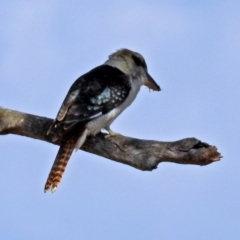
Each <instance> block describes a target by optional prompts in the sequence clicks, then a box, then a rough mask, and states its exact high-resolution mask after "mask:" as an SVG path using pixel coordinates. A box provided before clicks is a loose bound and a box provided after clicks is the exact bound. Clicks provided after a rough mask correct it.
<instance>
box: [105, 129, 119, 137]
mask: <svg viewBox="0 0 240 240" xmlns="http://www.w3.org/2000/svg"><path fill="white" fill-rule="evenodd" d="M105 130H106V131H108V135H106V136H105V138H109V137H114V136H122V135H121V134H120V133H117V132H114V131H113V130H111V129H110V128H109V127H106V128H105Z"/></svg>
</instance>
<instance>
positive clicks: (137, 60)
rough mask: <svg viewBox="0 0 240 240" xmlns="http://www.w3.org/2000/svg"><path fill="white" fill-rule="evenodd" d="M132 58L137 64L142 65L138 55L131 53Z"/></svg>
mask: <svg viewBox="0 0 240 240" xmlns="http://www.w3.org/2000/svg"><path fill="white" fill-rule="evenodd" d="M132 58H133V60H134V62H135V64H136V65H137V66H142V61H141V59H140V58H139V57H137V56H135V55H132Z"/></svg>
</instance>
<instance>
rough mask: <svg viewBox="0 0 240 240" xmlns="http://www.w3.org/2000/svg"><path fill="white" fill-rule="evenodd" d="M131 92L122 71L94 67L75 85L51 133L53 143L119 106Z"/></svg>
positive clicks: (106, 66) (105, 66)
mask: <svg viewBox="0 0 240 240" xmlns="http://www.w3.org/2000/svg"><path fill="white" fill-rule="evenodd" d="M129 91H130V84H129V79H128V77H127V76H126V75H125V74H124V73H123V72H122V71H120V70H119V69H117V68H115V67H111V66H108V65H101V66H99V67H96V68H94V69H93V70H91V71H89V72H88V73H86V74H84V75H82V76H81V77H79V78H78V79H77V80H76V81H75V82H74V83H73V85H72V86H71V88H70V89H69V91H68V93H67V96H66V97H65V99H64V101H63V103H62V106H61V108H60V110H59V112H58V114H57V117H56V119H55V121H54V123H53V124H52V126H51V127H50V128H49V131H48V134H49V135H52V138H53V140H57V139H59V138H62V136H64V135H65V134H67V133H68V132H70V131H72V130H73V129H74V128H75V127H79V125H80V126H84V125H86V123H87V122H89V121H90V120H92V119H94V118H96V117H98V116H100V115H102V114H106V113H108V112H109V111H111V110H112V109H113V108H115V107H116V106H118V105H120V104H121V103H122V102H123V101H124V100H125V99H126V98H127V96H128V94H129Z"/></svg>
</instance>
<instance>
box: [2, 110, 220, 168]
mask: <svg viewBox="0 0 240 240" xmlns="http://www.w3.org/2000/svg"><path fill="white" fill-rule="evenodd" d="M52 122H53V119H50V118H46V117H40V116H35V115H32V114H27V113H22V112H18V111H14V110H10V109H5V108H2V107H0V134H1V135H4V134H17V135H22V136H26V137H31V138H35V139H39V140H43V141H47V142H50V143H53V144H58V145H59V144H60V142H52V140H51V139H50V138H49V137H48V136H47V135H46V132H47V129H48V128H49V126H50V125H51V124H52ZM81 149H82V150H84V151H87V152H90V153H93V154H97V155H100V156H103V157H105V158H108V159H111V160H114V161H117V162H120V163H124V164H127V165H130V166H132V167H135V168H137V169H140V170H146V171H149V170H152V169H155V168H157V165H158V164H159V163H161V162H174V163H180V164H195V165H201V166H202V165H207V164H210V163H212V162H215V161H218V160H220V158H221V157H222V156H221V154H220V153H219V152H218V151H217V148H216V147H215V146H211V145H209V144H207V143H204V142H201V141H200V140H198V139H196V138H185V139H182V140H179V141H175V142H160V141H153V140H140V139H135V138H130V137H126V136H114V137H109V138H105V135H104V134H102V133H101V134H98V135H97V136H95V137H88V139H87V141H86V142H85V143H84V145H83V146H82V148H81Z"/></svg>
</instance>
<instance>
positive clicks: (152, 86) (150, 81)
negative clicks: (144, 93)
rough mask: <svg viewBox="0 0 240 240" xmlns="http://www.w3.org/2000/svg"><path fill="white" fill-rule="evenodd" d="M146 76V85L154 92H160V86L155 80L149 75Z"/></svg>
mask: <svg viewBox="0 0 240 240" xmlns="http://www.w3.org/2000/svg"><path fill="white" fill-rule="evenodd" d="M146 74H147V77H146V79H145V82H144V85H145V86H147V87H149V88H150V89H152V90H154V91H160V90H161V88H160V86H158V84H157V83H156V82H155V81H154V80H153V78H152V77H151V76H150V75H149V74H148V73H146Z"/></svg>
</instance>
